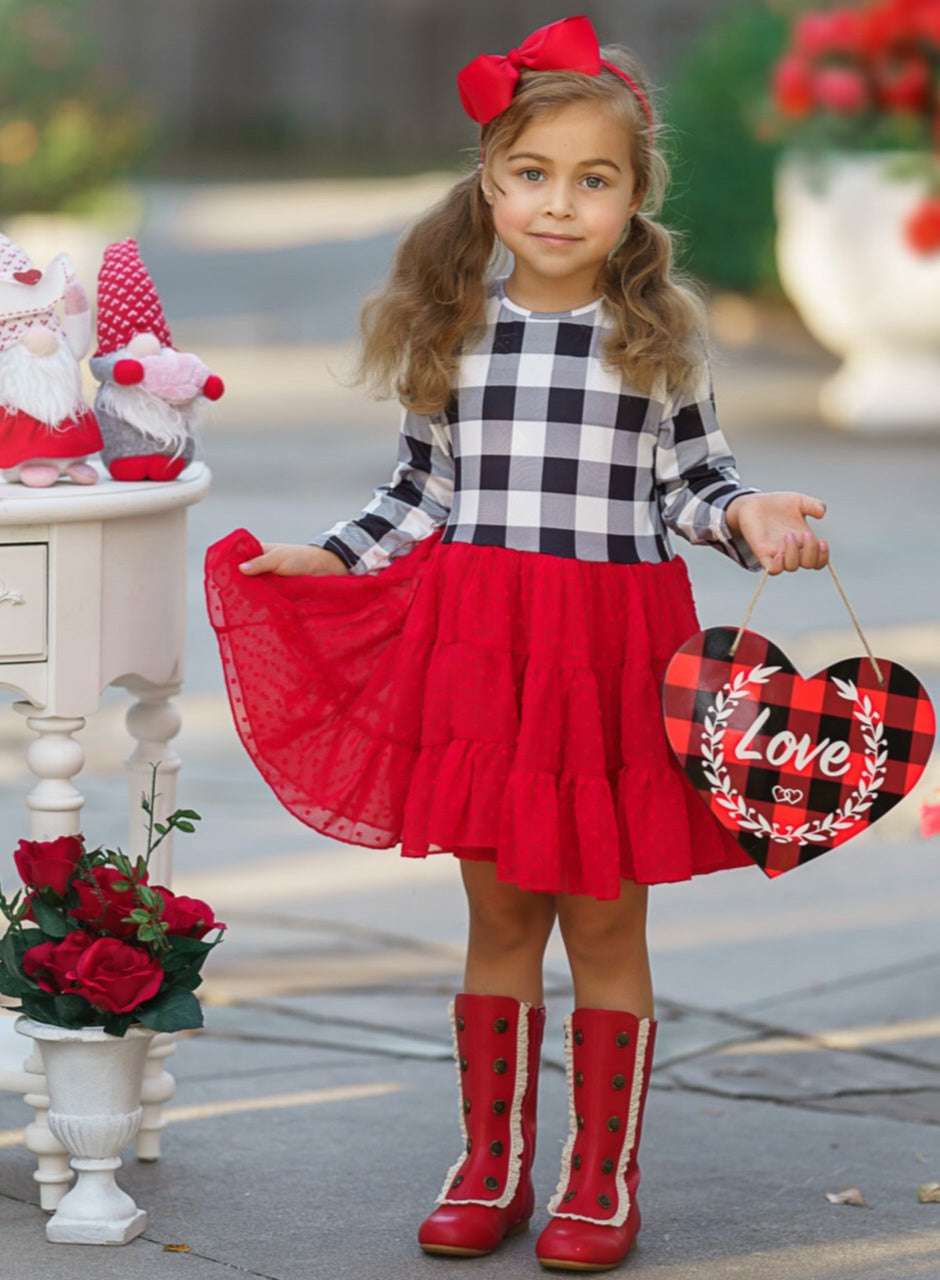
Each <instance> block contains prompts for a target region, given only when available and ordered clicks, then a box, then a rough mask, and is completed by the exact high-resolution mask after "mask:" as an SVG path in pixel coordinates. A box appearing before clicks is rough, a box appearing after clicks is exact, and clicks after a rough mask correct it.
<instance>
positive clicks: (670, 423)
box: [315, 281, 758, 573]
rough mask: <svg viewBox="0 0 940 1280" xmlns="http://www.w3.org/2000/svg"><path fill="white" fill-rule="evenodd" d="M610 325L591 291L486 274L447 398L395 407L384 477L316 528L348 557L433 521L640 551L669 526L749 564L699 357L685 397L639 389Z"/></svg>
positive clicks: (356, 565) (495, 534)
mask: <svg viewBox="0 0 940 1280" xmlns="http://www.w3.org/2000/svg"><path fill="white" fill-rule="evenodd" d="M605 336H606V329H605V313H604V307H603V303H602V302H600V301H598V302H595V303H592V304H591V305H589V306H586V307H582V308H580V309H578V310H576V311H568V312H564V313H562V314H551V315H550V314H543V313H537V312H530V311H526V310H524V309H523V308H521V307H519V306H517V305H516V304H515V303H513V302H511V301H510V300H509V299H508V298H507V297H506V295H505V292H504V289H503V282H502V281H497V282H495V284H494V286H493V288H492V291H491V294H490V297H489V300H488V305H487V314H486V328H485V332H484V334H483V336H482V338H481V340H480V341H479V342H478V343H477V345H476V346H475V347H474V348H473V349H472V350H471V351H468V352H467V353H466V354H465V355H464V356H463V357H462V359H461V361H460V370H459V381H458V385H457V387H456V388H455V393H454V398H453V401H452V403H451V405H450V407H449V408H448V410H447V412H446V413H445V414H441V415H440V416H439V417H437V418H428V417H421V416H419V415H418V414H414V413H409V412H406V413H405V415H404V418H403V421H402V427H401V433H400V437H399V451H398V466H397V468H396V470H395V473H394V475H393V476H392V479H391V482H390V483H389V484H386V485H382V486H380V487H379V488H378V489H376V491H375V495H374V497H373V500H372V501H371V502H370V503H369V505H368V506H367V507H366V508H365V510H364V511H362V512H361V514H360V515H359V516H358V517H357V518H356V519H355V520H351V521H349V522H345V523H341V524H338V525H336V526H335V527H334V528H333V529H330V530H329V531H328V532H327V533H325V534H323V535H321V537H319V538H317V539H315V542H316V544H317V545H319V546H323V547H327V548H328V549H329V550H330V551H334V552H335V553H336V554H337V555H338V556H340V557H341V559H342V560H343V561H344V562H345V563H346V565H348V567H349V568H350V569H351V570H352V571H353V572H355V573H366V572H369V571H372V570H376V569H381V568H383V567H384V566H385V565H387V564H388V563H389V561H390V560H391V559H392V558H393V557H394V556H397V555H401V554H403V553H405V552H407V551H409V550H410V549H411V547H412V546H413V545H414V543H415V542H417V541H419V540H420V539H422V538H425V537H427V536H428V535H429V534H431V533H433V532H434V531H435V530H437V529H439V528H441V527H443V541H444V542H470V543H476V544H479V545H482V546H491V547H492V546H496V547H511V548H514V549H515V550H517V551H541V552H544V553H546V554H548V555H554V556H563V557H566V558H569V559H576V560H600V561H614V562H616V563H621V564H636V563H638V562H642V561H647V562H653V563H658V562H660V561H663V560H669V559H671V558H672V554H673V553H672V550H671V549H670V546H669V542H668V538H667V532H666V531H667V529H671V530H672V531H674V532H675V533H678V534H680V535H681V536H682V537H684V538H687V539H688V540H689V541H690V542H694V543H705V544H711V545H713V546H715V547H717V548H718V549H720V550H721V551H723V552H724V553H726V554H727V555H730V556H731V557H733V558H734V559H735V560H737V561H738V562H739V563H741V564H744V565H746V566H747V567H748V568H757V567H758V566H757V563H756V561H755V560H754V558H753V556H752V555H751V553H750V551H749V549H748V548H747V546H746V544H745V543H744V542H743V541H741V540H735V539H733V538H732V537H731V534H730V533H729V530H728V525H727V520H726V518H725V510H726V508H727V506H728V504H729V503H730V502H731V501H732V499H733V498H736V497H738V496H739V495H740V494H743V493H752V492H753V490H752V489H747V488H745V487H744V486H742V484H741V481H740V478H739V477H738V474H737V471H736V469H735V462H734V458H733V457H732V456H731V452H730V450H729V448H728V445H727V443H726V441H725V438H724V436H723V435H722V432H721V428H720V427H719V425H718V421H717V419H716V417H715V409H714V403H713V398H712V394H711V385H710V378H709V375H708V370H707V369H706V368H703V373H702V378H701V385H700V386H699V387H697V388H696V390H695V392H694V393H693V394H691V395H688V396H686V397H685V398H676V399H673V400H670V399H669V398H668V397H666V396H665V395H663V396H661V397H660V398H659V399H657V398H655V397H649V396H643V395H639V394H637V393H636V392H635V391H632V390H631V389H630V388H629V387H628V386H626V385H625V384H624V382H623V379H622V378H621V376H620V375H619V374H617V373H613V372H612V371H611V370H610V369H608V368H607V367H606V366H605V364H604V360H603V354H602V346H603V342H604V338H605Z"/></svg>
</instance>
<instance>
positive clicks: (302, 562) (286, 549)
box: [238, 542, 349, 578]
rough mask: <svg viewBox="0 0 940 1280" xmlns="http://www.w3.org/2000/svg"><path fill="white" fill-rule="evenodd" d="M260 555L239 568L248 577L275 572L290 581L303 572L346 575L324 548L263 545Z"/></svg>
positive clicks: (277, 544) (277, 543) (330, 553)
mask: <svg viewBox="0 0 940 1280" xmlns="http://www.w3.org/2000/svg"><path fill="white" fill-rule="evenodd" d="M261 547H262V550H263V552H264V554H263V555H260V556H255V558H254V560H246V561H244V563H243V564H240V565H239V566H238V567H239V569H241V571H242V573H244V574H247V575H248V577H254V576H255V575H256V574H259V573H276V574H279V575H281V576H282V577H285V578H291V577H294V576H296V575H298V574H302V573H314V574H324V573H348V572H349V570H348V569H347V568H346V566H345V565H344V564H343V562H342V560H340V558H339V556H337V555H334V554H333V552H332V551H327V550H325V548H323V547H305V546H302V545H298V544H295V543H290V542H262V544H261Z"/></svg>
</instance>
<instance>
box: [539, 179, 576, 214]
mask: <svg viewBox="0 0 940 1280" xmlns="http://www.w3.org/2000/svg"><path fill="white" fill-rule="evenodd" d="M572 208H573V201H572V199H571V191H570V189H569V187H568V184H567V182H562V181H560V180H559V181H558V182H548V183H546V184H545V210H546V212H547V213H550V214H551V215H552V217H554V218H566V217H570V216H571V212H572Z"/></svg>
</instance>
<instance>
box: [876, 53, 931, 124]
mask: <svg viewBox="0 0 940 1280" xmlns="http://www.w3.org/2000/svg"><path fill="white" fill-rule="evenodd" d="M874 78H875V85H876V93H877V97H878V101H879V103H880V104H881V105H882V106H883V107H888V108H889V109H891V110H896V111H913V112H916V111H923V110H924V108H925V107H926V106H927V104H928V103H929V102H930V65H929V63H928V62H927V60H926V59H925V58H923V57H921V56H920V54H916V53H911V54H908V55H907V56H906V57H889V58H885V59H883V60H882V61H880V62H878V63H876V64H875V67H874Z"/></svg>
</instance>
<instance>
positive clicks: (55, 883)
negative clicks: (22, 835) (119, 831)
mask: <svg viewBox="0 0 940 1280" xmlns="http://www.w3.org/2000/svg"><path fill="white" fill-rule="evenodd" d="M84 852H85V846H84V844H83V843H82V837H81V836H59V837H58V839H57V840H21V841H20V843H19V845H18V847H17V850H16V853H14V855H13V861H14V862H15V863H16V869H17V871H18V872H19V873H20V878H21V879H22V881H23V883H24V884H25V885H28V886H29V888H30V889H51V890H52V892H53V893H55V894H58V896H59V897H60V898H61V897H63V896H64V895H65V894H66V893H67V892H68V888H69V880H70V879H71V877H72V875H73V874H74V872H75V865H76V863H77V862H78V860H79V858H80V857H81V856H82V854H83V853H84Z"/></svg>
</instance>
